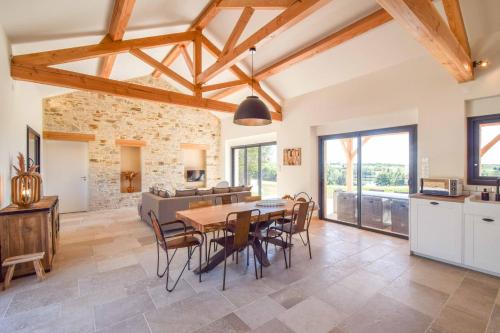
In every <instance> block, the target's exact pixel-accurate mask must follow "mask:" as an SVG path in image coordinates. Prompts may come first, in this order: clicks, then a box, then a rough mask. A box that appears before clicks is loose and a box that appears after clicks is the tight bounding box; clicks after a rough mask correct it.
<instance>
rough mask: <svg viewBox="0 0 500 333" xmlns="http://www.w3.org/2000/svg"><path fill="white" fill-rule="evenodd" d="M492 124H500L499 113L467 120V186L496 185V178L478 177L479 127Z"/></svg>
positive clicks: (479, 159)
mask: <svg viewBox="0 0 500 333" xmlns="http://www.w3.org/2000/svg"><path fill="white" fill-rule="evenodd" d="M494 122H500V113H496V114H490V115H487V116H475V117H468V118H467V184H469V185H486V186H494V185H495V184H496V180H497V177H486V176H480V175H479V164H480V162H481V158H480V156H479V151H480V150H481V147H480V144H481V139H480V137H479V135H480V132H481V131H480V126H481V124H487V123H494Z"/></svg>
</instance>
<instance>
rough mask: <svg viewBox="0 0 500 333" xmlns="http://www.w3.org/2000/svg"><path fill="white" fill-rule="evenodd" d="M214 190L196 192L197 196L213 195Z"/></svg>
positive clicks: (206, 189) (207, 189) (198, 190)
mask: <svg viewBox="0 0 500 333" xmlns="http://www.w3.org/2000/svg"><path fill="white" fill-rule="evenodd" d="M213 193H214V190H213V189H211V188H205V189H197V190H196V195H208V194H213Z"/></svg>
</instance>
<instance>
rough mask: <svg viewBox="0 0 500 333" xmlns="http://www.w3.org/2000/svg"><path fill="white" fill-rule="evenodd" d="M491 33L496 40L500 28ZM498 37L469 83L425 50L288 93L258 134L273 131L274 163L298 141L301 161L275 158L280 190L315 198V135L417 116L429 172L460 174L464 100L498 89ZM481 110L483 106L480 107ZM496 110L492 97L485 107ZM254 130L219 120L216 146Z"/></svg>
mask: <svg viewBox="0 0 500 333" xmlns="http://www.w3.org/2000/svg"><path fill="white" fill-rule="evenodd" d="M494 37H495V38H494V39H495V40H497V41H500V38H499V36H498V34H497V35H496V36H494ZM496 45H497V46H496V48H492V49H491V48H490V49H489V50H488V57H489V59H490V61H491V66H490V67H488V68H487V69H484V70H482V69H480V70H478V71H477V75H476V76H477V77H476V80H475V81H472V82H469V83H464V84H457V83H456V82H455V80H454V79H453V77H452V76H451V75H450V74H449V73H448V72H446V71H445V70H444V69H443V68H442V67H441V66H440V65H439V64H437V63H436V61H435V60H434V59H433V58H431V57H430V56H425V57H421V58H418V59H413V60H410V61H408V62H405V63H402V64H399V65H396V66H394V67H391V68H388V69H384V70H381V71H379V72H375V73H372V74H369V75H366V76H363V77H360V78H357V79H354V80H351V81H348V82H345V83H342V84H338V85H335V86H332V87H328V88H325V89H322V90H318V91H315V92H312V93H309V94H306V95H302V96H299V97H296V98H293V99H290V100H287V101H286V102H285V105H284V108H283V110H284V119H283V122H282V123H276V124H273V125H272V126H270V127H269V128H267V129H266V128H259V129H257V131H258V133H259V134H265V133H266V132H269V133H272V132H276V133H277V141H278V151H279V154H280V156H279V161H280V164H282V162H281V154H282V150H283V148H293V147H301V148H302V154H303V156H302V165H301V166H283V165H281V166H280V168H279V171H278V191H279V194H285V193H296V192H298V191H307V192H310V193H312V195H313V196H314V197H316V198H317V196H318V155H317V154H318V147H317V145H318V135H326V134H336V133H343V132H351V131H358V130H367V129H375V128H385V127H393V126H400V125H408V124H418V158H419V161H420V160H421V159H422V158H423V157H427V158H428V160H429V174H430V176H431V177H432V176H449V177H462V178H465V174H466V164H465V159H466V101H467V100H471V99H477V98H484V97H488V96H494V95H500V43H496ZM483 104H484V103H483ZM491 104H492V103H490V105H491ZM482 112H483V114H484V112H487V111H484V107H483V111H482ZM494 112H498V105H497V108H492V109H491V112H489V113H494ZM255 131H256V130H255V129H247V128H243V127H239V126H236V125H233V124H232V123H231V120H230V119H229V120H224V121H223V122H222V133H223V143H222V144H223V145H224V147H225V148H226V149H225V150H224V149H222V150H221V151H225V152H226V154H227V152H228V147H227V146H228V145H229V146H230V145H231V140H233V141H234V140H243V139H242V138H244V137H246V136H248V135H254V134H255V133H254V132H255ZM224 140H225V141H224ZM227 159H228V156H226V160H227ZM223 166H224V167H225V169H226V171H227V169H228V167H230V166H229V165H228V163H227V162H226V163H225V164H223ZM418 170H419V171H420V167H419V168H418Z"/></svg>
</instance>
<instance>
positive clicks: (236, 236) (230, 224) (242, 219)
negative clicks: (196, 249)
mask: <svg viewBox="0 0 500 333" xmlns="http://www.w3.org/2000/svg"><path fill="white" fill-rule="evenodd" d="M254 213H257V214H256V215H254V216H253V217H252V215H253V214H254ZM252 218H256V221H257V222H255V223H256V224H258V223H259V221H260V210H259V209H252V210H247V211H242V212H232V213H229V214H227V216H226V222H225V224H224V229H223V233H224V236H223V237H220V238H215V239H211V240H210V243H217V244H219V245H221V246H223V247H224V276H223V280H222V290H226V266H227V257H228V256H229V255H232V254H233V253H236V257H238V254H239V253H240V252H241V251H243V250H245V248H248V247H249V246H252V249H253V259H254V268H255V278H256V279H258V278H259V276H258V274H257V260H256V256H255V248H254V241H255V237H256V236H255V233H251V232H250V223H251V222H252ZM211 248H212V246H211V244H210V246H209V247H208V251H209V253H208V262H209V261H210V249H211Z"/></svg>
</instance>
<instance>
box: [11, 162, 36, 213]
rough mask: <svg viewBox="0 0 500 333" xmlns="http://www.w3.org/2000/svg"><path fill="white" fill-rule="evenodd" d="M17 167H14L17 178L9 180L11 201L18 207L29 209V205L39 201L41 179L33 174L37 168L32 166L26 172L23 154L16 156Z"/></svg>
mask: <svg viewBox="0 0 500 333" xmlns="http://www.w3.org/2000/svg"><path fill="white" fill-rule="evenodd" d="M17 159H18V161H19V167H16V166H14V169H15V170H16V172H17V176H14V177H12V180H11V193H12V195H11V200H12V203H13V204H15V205H18V206H19V207H29V206H30V205H31V204H33V203H35V202H38V201H40V193H41V187H42V178H41V177H40V174H39V173H37V172H35V170H36V168H37V167H38V166H36V165H32V166H31V167H30V168H29V169H28V170H26V164H25V162H24V161H25V160H24V156H23V154H21V153H19V155H18V156H17Z"/></svg>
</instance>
